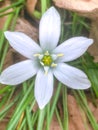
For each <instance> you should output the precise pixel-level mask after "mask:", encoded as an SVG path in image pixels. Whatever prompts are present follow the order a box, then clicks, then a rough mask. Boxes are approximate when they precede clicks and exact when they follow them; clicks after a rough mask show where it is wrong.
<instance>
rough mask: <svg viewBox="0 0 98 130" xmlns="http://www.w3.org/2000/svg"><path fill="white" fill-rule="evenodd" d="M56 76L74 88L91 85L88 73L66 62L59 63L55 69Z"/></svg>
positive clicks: (85, 87) (83, 87)
mask: <svg viewBox="0 0 98 130" xmlns="http://www.w3.org/2000/svg"><path fill="white" fill-rule="evenodd" d="M53 73H54V75H55V77H56V78H57V79H58V80H59V81H60V82H62V83H63V84H65V85H67V86H68V87H70V88H73V89H87V88H89V87H90V86H91V83H90V81H89V80H88V78H87V76H86V74H85V73H84V72H83V71H81V70H79V69H77V68H75V67H72V66H69V65H67V64H64V63H59V64H58V65H57V68H55V69H54V70H53Z"/></svg>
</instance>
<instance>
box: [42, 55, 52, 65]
mask: <svg viewBox="0 0 98 130" xmlns="http://www.w3.org/2000/svg"><path fill="white" fill-rule="evenodd" d="M41 62H42V63H43V64H44V66H50V65H51V64H52V62H53V60H52V57H51V56H50V55H44V56H43V58H42V59H41Z"/></svg>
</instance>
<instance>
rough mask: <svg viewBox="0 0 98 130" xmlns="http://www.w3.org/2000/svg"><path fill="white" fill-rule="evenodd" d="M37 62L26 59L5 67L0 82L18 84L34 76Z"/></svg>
mask: <svg viewBox="0 0 98 130" xmlns="http://www.w3.org/2000/svg"><path fill="white" fill-rule="evenodd" d="M37 70H38V68H37V64H36V63H33V61H31V60H26V61H23V62H20V63H17V64H14V65H12V66H10V67H8V68H7V69H5V70H4V71H3V72H2V73H1V75H0V82H1V83H3V84H7V85H17V84H20V83H22V82H24V81H25V80H27V79H29V78H31V77H32V76H34V75H35V74H36V72H37Z"/></svg>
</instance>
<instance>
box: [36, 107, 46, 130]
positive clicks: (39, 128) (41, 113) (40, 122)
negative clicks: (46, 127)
mask: <svg viewBox="0 0 98 130" xmlns="http://www.w3.org/2000/svg"><path fill="white" fill-rule="evenodd" d="M44 116H45V109H42V110H39V118H38V125H37V130H42V129H43V122H44Z"/></svg>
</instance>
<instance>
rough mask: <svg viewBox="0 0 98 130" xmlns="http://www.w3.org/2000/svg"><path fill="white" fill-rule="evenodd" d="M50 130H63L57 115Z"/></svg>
mask: <svg viewBox="0 0 98 130" xmlns="http://www.w3.org/2000/svg"><path fill="white" fill-rule="evenodd" d="M50 130H61V128H60V125H59V123H58V120H57V118H56V115H54V116H53V119H52V121H51V125H50Z"/></svg>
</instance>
